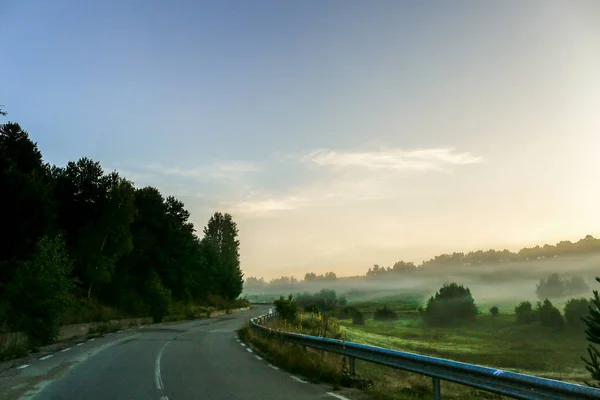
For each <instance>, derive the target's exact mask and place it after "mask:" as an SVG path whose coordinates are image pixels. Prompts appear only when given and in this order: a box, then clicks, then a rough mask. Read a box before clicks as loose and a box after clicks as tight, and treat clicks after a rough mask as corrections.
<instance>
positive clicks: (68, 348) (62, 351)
mask: <svg viewBox="0 0 600 400" xmlns="http://www.w3.org/2000/svg"><path fill="white" fill-rule="evenodd" d="M69 350H71V348H70V347H67V348H66V349H62V350H61V351H60V352H61V353H64V352H65V351H69Z"/></svg>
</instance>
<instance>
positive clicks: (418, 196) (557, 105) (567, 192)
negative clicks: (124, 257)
mask: <svg viewBox="0 0 600 400" xmlns="http://www.w3.org/2000/svg"><path fill="white" fill-rule="evenodd" d="M0 38H2V39H1V42H0V43H1V45H0V46H1V47H0V48H1V49H2V55H3V56H2V62H1V63H0V104H2V105H3V106H4V109H5V110H6V111H8V112H9V116H8V120H10V121H16V122H19V123H20V124H21V126H22V127H23V128H24V129H25V130H27V131H28V132H29V134H30V135H31V137H32V139H33V140H34V141H37V143H38V145H39V147H40V149H41V151H42V154H43V155H44V158H45V160H46V161H48V162H50V163H53V164H57V165H64V164H66V163H67V162H68V161H71V160H77V159H79V158H81V157H90V158H92V159H94V160H96V161H100V162H101V163H102V165H103V167H104V168H105V170H106V171H107V172H108V171H112V170H117V171H119V172H120V173H121V174H122V175H124V176H126V177H127V178H129V179H131V180H133V181H134V182H135V184H136V186H138V187H143V186H147V185H150V186H155V187H157V188H159V189H160V190H161V192H163V193H164V194H166V195H174V196H176V197H178V198H179V199H181V200H182V201H183V202H184V203H185V204H186V206H187V208H188V209H189V211H190V212H191V213H192V217H191V219H192V221H193V222H194V224H195V225H196V227H197V228H198V230H199V231H200V232H201V229H202V227H203V226H204V225H205V224H206V222H207V221H208V218H209V217H210V216H211V215H212V214H213V213H214V212H215V211H220V212H229V213H230V214H232V216H233V218H234V220H235V221H236V222H237V224H238V228H239V232H240V233H239V236H240V237H239V238H240V242H241V249H240V251H241V263H242V269H243V270H244V272H245V274H246V276H258V277H264V278H266V279H270V278H274V277H278V276H282V275H286V276H289V275H294V276H296V277H303V276H304V274H305V273H306V272H309V271H313V272H316V273H323V272H326V271H334V272H336V273H337V274H338V276H347V275H356V274H364V273H365V272H366V270H367V269H368V268H369V267H370V266H372V265H373V264H380V265H390V264H393V263H394V262H395V261H398V260H406V261H415V262H420V261H421V260H423V259H428V258H430V257H432V256H434V255H437V254H439V253H442V252H451V251H470V250H476V249H481V248H485V249H487V248H497V249H501V248H508V249H511V250H514V249H518V248H520V247H523V246H529V245H535V244H542V243H556V242H558V241H560V240H563V239H566V240H578V239H579V238H581V237H583V236H585V235H586V234H592V235H594V236H596V237H598V236H600V212H599V210H598V207H599V205H600V2H598V1H596V0H589V1H577V0H574V1H552V0H539V1H528V2H522V1H517V0H507V1H502V2H481V1H475V0H473V1H467V0H464V1H446V0H443V1H429V2H414V1H410V2H409V1H400V0H390V1H385V0H377V1H362V0H361V1H354V0H304V1H280V0H257V1H253V2H248V1H243V0H235V1H233V0H218V1H192V0H190V1H175V0H173V1H158V0H129V1H120V0H119V1H115V0H105V1H102V2H99V1H98V2H83V1H76V0H72V1H65V0H55V1H52V2H48V1H45V0H27V1H22V0H0ZM4 120H6V118H4Z"/></svg>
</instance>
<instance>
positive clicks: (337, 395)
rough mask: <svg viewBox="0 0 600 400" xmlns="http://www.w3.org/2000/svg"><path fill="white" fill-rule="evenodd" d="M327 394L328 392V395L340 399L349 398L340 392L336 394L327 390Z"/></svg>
mask: <svg viewBox="0 0 600 400" xmlns="http://www.w3.org/2000/svg"><path fill="white" fill-rule="evenodd" d="M325 394H328V395H330V396H332V397H335V398H336V399H340V400H348V399H347V398H346V397H344V396H340V395H339V394H335V393H332V392H327V393H325Z"/></svg>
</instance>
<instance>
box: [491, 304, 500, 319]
mask: <svg viewBox="0 0 600 400" xmlns="http://www.w3.org/2000/svg"><path fill="white" fill-rule="evenodd" d="M499 312H500V310H498V307H496V306H494V307H492V308H490V313H491V314H492V317H495V316H496V315H498V313H499Z"/></svg>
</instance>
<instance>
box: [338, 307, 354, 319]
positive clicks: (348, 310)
mask: <svg viewBox="0 0 600 400" xmlns="http://www.w3.org/2000/svg"><path fill="white" fill-rule="evenodd" d="M357 311H358V310H357V309H356V307H354V306H347V307H344V308H342V309H341V310H340V311H339V314H338V318H339V319H350V318H352V315H354V313H355V312H357Z"/></svg>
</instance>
